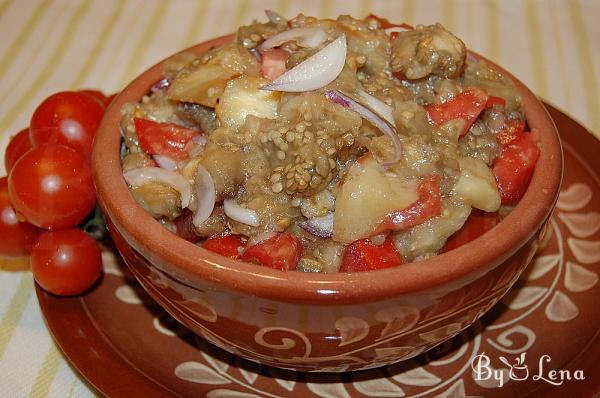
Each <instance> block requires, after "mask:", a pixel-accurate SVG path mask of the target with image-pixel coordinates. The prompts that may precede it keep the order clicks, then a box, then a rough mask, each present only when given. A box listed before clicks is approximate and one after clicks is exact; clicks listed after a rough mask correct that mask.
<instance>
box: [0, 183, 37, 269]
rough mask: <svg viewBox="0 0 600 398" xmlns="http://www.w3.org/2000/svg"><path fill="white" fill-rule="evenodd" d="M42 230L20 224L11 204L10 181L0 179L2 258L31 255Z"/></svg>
mask: <svg viewBox="0 0 600 398" xmlns="http://www.w3.org/2000/svg"><path fill="white" fill-rule="evenodd" d="M39 233H40V230H39V229H38V228H36V227H34V226H33V225H31V224H29V223H28V222H20V221H19V219H18V218H17V213H15V210H14V209H13V207H12V205H11V204H10V197H9V195H8V180H7V178H6V177H2V178H0V257H20V256H24V255H27V254H29V252H31V248H32V247H33V245H34V244H35V242H36V241H37V238H38V235H39Z"/></svg>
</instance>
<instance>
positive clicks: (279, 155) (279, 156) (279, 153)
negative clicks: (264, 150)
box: [275, 151, 285, 160]
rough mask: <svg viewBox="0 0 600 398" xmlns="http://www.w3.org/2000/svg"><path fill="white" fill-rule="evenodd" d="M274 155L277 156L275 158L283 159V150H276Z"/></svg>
mask: <svg viewBox="0 0 600 398" xmlns="http://www.w3.org/2000/svg"><path fill="white" fill-rule="evenodd" d="M275 156H277V159H279V160H283V159H285V152H283V151H277V153H276V155H275Z"/></svg>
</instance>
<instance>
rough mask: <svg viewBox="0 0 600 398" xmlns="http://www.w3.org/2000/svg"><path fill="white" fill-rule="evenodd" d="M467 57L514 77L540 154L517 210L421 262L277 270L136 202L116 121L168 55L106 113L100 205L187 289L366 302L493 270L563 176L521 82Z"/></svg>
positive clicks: (535, 223)
mask: <svg viewBox="0 0 600 398" xmlns="http://www.w3.org/2000/svg"><path fill="white" fill-rule="evenodd" d="M232 36H233V35H227V36H222V37H219V38H216V39H212V40H208V41H205V42H203V43H200V44H198V45H195V46H192V47H190V48H188V49H185V50H183V51H196V52H204V51H206V50H208V49H209V48H211V47H214V46H217V45H220V44H223V43H225V42H227V41H228V40H231V38H232ZM183 51H182V52H183ZM469 56H470V57H474V58H476V59H483V60H485V61H486V62H488V63H489V64H491V65H493V66H494V68H496V69H497V70H498V71H499V72H501V73H503V74H504V75H505V76H508V77H510V78H511V79H512V80H513V81H514V82H515V85H516V86H517V88H518V90H519V92H520V93H521V95H522V96H523V101H524V106H525V113H526V117H527V121H528V124H529V126H530V127H534V128H537V129H538V130H539V131H540V133H541V134H540V145H541V148H542V151H541V154H540V158H539V160H538V163H537V167H536V170H535V172H534V175H533V177H532V179H531V182H530V185H529V188H528V190H527V192H526V193H525V195H524V196H523V198H522V199H521V201H520V202H519V203H518V204H517V205H516V207H515V208H514V210H513V211H512V212H511V213H510V214H509V215H508V216H507V217H506V218H505V219H504V220H503V221H502V222H500V223H499V224H498V225H497V226H496V227H495V228H493V229H492V230H490V231H488V232H487V233H485V234H484V235H482V236H480V237H478V238H477V239H475V240H473V241H471V242H469V243H467V244H465V245H463V246H460V247H458V248H456V249H454V250H452V251H449V252H447V253H443V254H440V255H437V256H435V257H432V258H430V259H427V260H424V261H420V262H414V263H408V264H405V265H402V266H399V267H394V268H388V269H382V270H377V271H369V272H362V273H352V274H346V273H335V274H322V273H302V272H282V271H278V270H274V269H270V268H267V267H261V266H258V265H254V264H249V263H245V262H242V261H238V260H231V259H228V258H225V257H222V256H220V255H218V254H216V253H213V252H210V251H207V250H205V249H202V248H201V247H199V246H197V245H194V244H193V243H190V242H188V241H185V240H184V239H181V238H179V237H177V236H176V235H175V234H173V233H171V232H169V231H167V230H166V229H165V228H164V227H163V226H161V225H160V224H159V223H158V222H157V221H156V220H154V218H152V217H151V216H150V215H149V214H148V213H146V212H145V211H144V210H143V209H142V208H141V207H140V206H139V205H137V203H136V202H135V200H134V198H133V196H132V195H131V194H130V192H129V189H128V187H127V185H126V183H125V181H124V179H123V178H122V170H121V164H120V159H119V147H120V141H121V135H120V132H119V131H120V130H119V119H120V108H121V106H122V105H123V104H124V103H126V102H129V101H137V100H139V99H140V98H141V97H142V96H143V95H144V94H146V93H148V92H149V89H150V87H151V86H152V85H153V84H154V83H155V82H156V81H158V80H160V79H161V78H162V65H163V63H164V61H165V60H166V59H168V57H167V58H165V60H163V61H161V62H159V63H158V64H156V65H154V66H153V67H151V68H150V69H148V70H147V71H145V72H144V73H142V74H141V75H140V76H138V77H137V78H136V79H135V80H134V81H132V82H131V83H130V84H129V85H128V86H127V87H126V88H125V89H124V90H123V91H122V92H121V93H120V94H119V95H118V96H117V97H116V98H115V100H114V101H113V102H112V103H111V105H110V106H109V107H108V109H107V110H106V113H105V116H104V119H103V120H102V123H101V125H100V127H99V129H98V132H97V134H96V138H95V140H94V151H93V157H92V168H93V175H94V182H95V185H96V189H97V192H98V200H99V203H100V206H101V207H102V209H103V211H104V213H105V214H106V215H107V216H108V217H109V218H110V219H111V221H112V222H113V223H114V225H115V227H116V228H117V229H118V230H119V231H121V232H122V233H123V232H125V234H126V235H127V236H128V237H129V238H130V239H131V240H132V242H133V243H134V244H133V246H134V248H135V249H136V250H137V251H139V252H142V253H144V254H145V255H147V256H148V257H149V258H150V261H151V262H153V263H154V264H155V265H156V264H161V267H160V268H161V269H163V270H164V271H166V272H167V273H168V274H170V275H171V276H172V277H174V278H176V279H179V280H180V281H183V282H184V283H186V284H188V285H190V286H198V285H200V286H202V285H204V284H206V283H208V284H209V285H211V286H213V287H215V288H218V289H221V290H227V291H232V292H237V293H238V294H243V295H250V296H257V297H262V298H265V299H271V300H277V301H283V302H293V303H307V304H308V303H310V304H320V305H327V304H352V303H366V302H371V301H376V300H379V299H384V298H391V297H395V296H399V295H402V294H406V293H410V292H415V291H422V290H426V289H431V288H434V287H436V286H439V285H442V284H445V283H447V282H449V281H452V280H455V279H458V278H460V277H462V276H464V275H466V274H468V273H470V272H473V271H477V270H482V272H485V271H486V270H485V269H484V268H485V266H486V265H491V266H492V267H494V266H496V265H498V264H500V263H501V262H502V261H504V260H506V259H507V258H508V257H510V256H511V255H512V254H514V253H515V252H516V251H517V250H518V249H519V248H521V247H522V246H523V245H524V244H525V243H526V242H527V241H528V240H530V239H531V238H532V236H533V235H534V234H535V232H536V231H537V230H539V229H540V228H541V226H542V224H543V223H544V222H545V221H546V220H547V219H548V217H549V216H550V213H551V211H552V209H553V207H554V204H555V203H556V200H557V198H558V193H559V188H560V182H561V179H562V170H563V167H562V166H563V164H562V148H561V144H560V139H559V136H558V132H557V129H556V126H555V125H554V122H553V121H552V119H551V118H550V115H549V114H548V112H547V110H546V109H545V108H544V106H543V105H542V103H541V102H540V100H539V99H538V98H537V97H536V96H535V95H534V94H533V93H532V92H531V91H530V90H529V89H528V88H527V87H526V86H525V85H524V84H523V83H521V82H520V81H519V80H518V79H516V78H515V77H514V76H513V75H512V74H511V73H509V72H508V71H506V70H504V69H503V68H501V67H499V66H498V65H496V64H495V63H493V62H491V61H489V60H487V59H486V58H484V57H482V56H480V55H477V54H475V53H472V52H470V54H469ZM130 243H131V242H130ZM169 264H171V265H169Z"/></svg>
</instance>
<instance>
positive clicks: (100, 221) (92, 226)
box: [83, 205, 106, 240]
mask: <svg viewBox="0 0 600 398" xmlns="http://www.w3.org/2000/svg"><path fill="white" fill-rule="evenodd" d="M83 230H84V231H85V232H86V233H87V234H88V235H90V236H91V237H92V238H94V239H95V240H101V239H102V238H104V235H106V221H104V216H103V215H102V210H100V206H98V205H96V207H95V208H94V216H93V217H92V218H91V219H89V220H88V221H87V222H86V223H85V225H84V226H83Z"/></svg>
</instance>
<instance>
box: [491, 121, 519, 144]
mask: <svg viewBox="0 0 600 398" xmlns="http://www.w3.org/2000/svg"><path fill="white" fill-rule="evenodd" d="M524 133H525V122H523V121H521V120H518V119H510V120H507V121H506V122H504V127H503V128H502V130H500V132H499V133H498V134H496V141H498V143H499V144H503V145H506V144H508V143H511V142H513V141H514V140H516V139H517V138H519V137H521V136H522V135H523V134H524Z"/></svg>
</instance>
